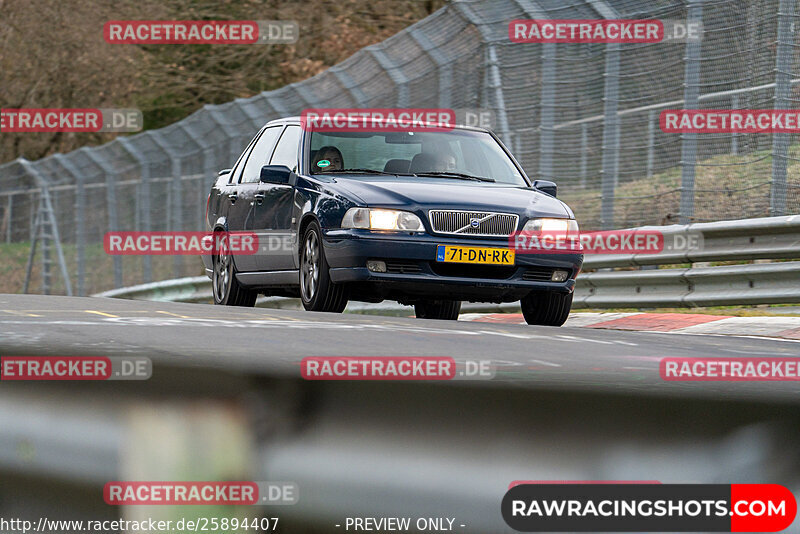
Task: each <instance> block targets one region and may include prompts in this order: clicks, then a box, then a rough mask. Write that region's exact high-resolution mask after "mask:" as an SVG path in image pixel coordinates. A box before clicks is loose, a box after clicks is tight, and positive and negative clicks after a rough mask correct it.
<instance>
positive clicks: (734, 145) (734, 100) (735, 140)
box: [731, 95, 739, 156]
mask: <svg viewBox="0 0 800 534" xmlns="http://www.w3.org/2000/svg"><path fill="white" fill-rule="evenodd" d="M731 109H732V110H735V109H739V95H733V96H732V97H731ZM731 154H733V155H734V156H738V155H739V134H737V133H736V132H733V133H731Z"/></svg>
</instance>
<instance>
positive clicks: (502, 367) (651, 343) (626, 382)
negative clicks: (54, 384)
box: [0, 295, 800, 403]
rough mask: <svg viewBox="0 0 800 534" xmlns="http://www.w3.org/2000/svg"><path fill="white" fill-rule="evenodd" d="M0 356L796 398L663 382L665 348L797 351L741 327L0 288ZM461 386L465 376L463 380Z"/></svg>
mask: <svg viewBox="0 0 800 534" xmlns="http://www.w3.org/2000/svg"><path fill="white" fill-rule="evenodd" d="M1 355H19V356H22V355H67V356H77V355H82V356H92V355H97V356H99V355H103V356H126V355H136V356H148V357H149V358H151V359H152V361H153V365H154V372H156V373H157V372H158V367H159V365H170V364H175V363H176V362H178V361H180V362H181V364H182V365H186V364H197V365H204V366H210V367H219V368H220V369H226V370H231V369H236V370H238V371H242V372H245V371H247V372H256V373H261V372H263V373H264V374H271V375H277V376H294V377H299V376H300V366H299V364H300V360H301V359H302V358H303V357H306V356H452V357H453V358H455V360H456V361H457V362H461V361H464V360H491V361H492V363H493V364H494V365H495V369H496V371H497V372H496V376H495V378H493V379H492V380H471V381H470V385H475V386H480V387H491V386H492V385H493V384H496V383H498V382H500V381H502V382H504V386H505V387H508V386H509V382H510V383H513V385H514V386H518V387H524V388H534V389H551V390H552V389H556V390H561V391H570V390H575V391H607V392H614V393H621V394H631V393H635V394H639V395H642V394H645V395H658V396H661V395H669V396H673V395H679V396H682V397H698V398H709V397H710V398H715V399H718V400H727V399H730V400H762V401H768V400H769V401H781V402H792V403H798V402H800V395H797V388H798V384H797V382H790V381H783V382H735V383H731V382H666V381H663V380H662V379H661V378H660V376H659V372H658V366H659V360H660V359H661V358H664V357H668V356H671V357H747V356H752V357H789V356H793V357H798V356H800V343H799V342H796V341H795V342H793V341H790V340H778V339H767V338H757V337H744V336H741V337H740V336H717V335H686V334H664V333H654V332H625V331H616V330H601V329H592V328H576V327H562V328H552V327H531V326H525V325H508V324H487V323H474V322H463V321H462V322H448V321H433V320H420V319H414V318H402V317H400V318H398V317H385V316H369V315H354V314H344V315H336V314H323V313H308V312H301V311H290V310H277V309H263V308H226V307H219V306H210V305H203V304H180V303H166V302H146V301H132V300H119V299H100V298H86V297H60V296H42V295H0V356H1ZM460 383H461V384H462V385H464V382H460Z"/></svg>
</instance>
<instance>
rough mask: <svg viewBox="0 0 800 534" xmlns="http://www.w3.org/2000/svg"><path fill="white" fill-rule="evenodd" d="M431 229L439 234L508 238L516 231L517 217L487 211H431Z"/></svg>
mask: <svg viewBox="0 0 800 534" xmlns="http://www.w3.org/2000/svg"><path fill="white" fill-rule="evenodd" d="M428 216H429V217H430V221H431V228H433V231H434V232H436V233H439V234H455V235H478V236H502V237H508V236H510V235H511V234H512V233H514V232H515V231H516V230H517V222H518V221H519V216H518V215H514V214H511V213H494V212H489V211H455V210H431V211H430V212H429V213H428Z"/></svg>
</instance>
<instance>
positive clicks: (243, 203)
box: [228, 126, 283, 272]
mask: <svg viewBox="0 0 800 534" xmlns="http://www.w3.org/2000/svg"><path fill="white" fill-rule="evenodd" d="M282 129H283V126H271V127H269V128H265V129H264V130H262V131H261V133H260V135H259V136H258V138H257V139H256V141H255V143H253V145H252V146H251V147H250V151H249V152H248V153H247V154H246V157H245V158H243V161H242V162H241V163H240V165H241V170H240V171H239V172H234V173H233V174H234V175H235V176H233V180H234V183H233V184H231V187H230V191H229V194H228V198H229V199H230V201H231V202H232V204H231V207H230V210H229V212H228V229H229V230H230V231H231V232H243V231H251V230H252V228H253V222H252V221H253V216H254V215H255V213H254V207H255V196H256V194H257V193H258V185H259V176H260V174H261V167H263V166H264V165H266V162H267V161H269V158H270V156H271V155H272V149H273V148H274V147H275V141H276V140H277V139H278V136H279V135H280V132H281V130H282ZM259 254H260V251H259V252H258V253H256V254H238V255H236V257H235V262H236V268H237V269H238V270H239V271H240V272H247V271H257V270H258V256H259Z"/></svg>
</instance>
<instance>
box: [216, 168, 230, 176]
mask: <svg viewBox="0 0 800 534" xmlns="http://www.w3.org/2000/svg"><path fill="white" fill-rule="evenodd" d="M232 170H233V169H222V170H221V171H219V172H218V173H217V176H222V175H223V174H228V173H230V172H231V171H232Z"/></svg>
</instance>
